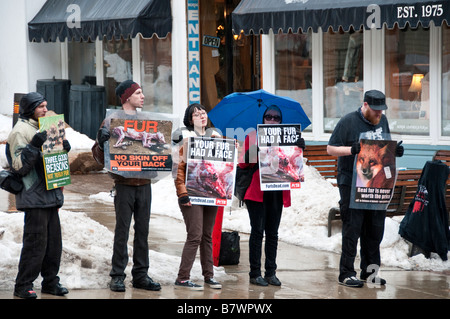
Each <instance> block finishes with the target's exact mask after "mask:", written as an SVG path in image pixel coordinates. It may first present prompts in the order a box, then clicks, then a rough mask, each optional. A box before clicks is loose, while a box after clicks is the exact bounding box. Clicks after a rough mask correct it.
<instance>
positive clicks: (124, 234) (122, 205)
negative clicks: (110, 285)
mask: <svg viewBox="0 0 450 319" xmlns="http://www.w3.org/2000/svg"><path fill="white" fill-rule="evenodd" d="M151 196H152V190H151V184H147V185H142V186H129V185H121V184H116V196H115V197H114V207H115V211H116V227H115V231H114V248H113V256H112V269H111V272H110V276H111V277H122V278H125V268H126V266H127V264H128V237H129V230H130V225H131V218H132V216H133V214H134V241H133V268H132V270H131V274H132V276H133V279H134V280H139V279H141V278H143V277H145V276H147V271H148V267H149V260H148V229H149V222H150V208H151V200H152V198H151Z"/></svg>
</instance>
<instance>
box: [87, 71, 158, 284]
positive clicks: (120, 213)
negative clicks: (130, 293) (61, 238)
mask: <svg viewBox="0 0 450 319" xmlns="http://www.w3.org/2000/svg"><path fill="white" fill-rule="evenodd" d="M116 94H117V96H118V97H119V99H120V101H121V102H122V109H123V110H124V111H125V113H126V114H128V115H129V116H133V115H135V114H136V112H137V110H138V109H141V108H142V107H143V105H144V98H145V97H144V94H143V93H142V89H141V87H140V86H139V84H137V83H136V82H133V81H131V80H126V81H124V82H122V83H120V84H119V86H118V87H117V88H116ZM106 122H107V119H105V120H104V121H103V123H102V124H101V126H100V129H99V131H98V133H97V140H96V142H95V144H94V146H93V147H92V154H93V156H94V158H95V160H96V161H97V162H98V163H99V164H101V165H105V162H104V156H105V155H104V151H103V145H104V143H105V142H106V141H108V140H109V138H110V132H109V129H108V128H107V127H106V126H105V124H106ZM110 176H111V177H112V179H113V180H114V189H115V197H114V208H115V211H116V227H115V231H114V247H113V256H112V269H111V272H110V276H111V282H110V285H109V287H110V289H111V290H112V291H116V292H124V291H125V284H124V280H125V268H126V266H127V264H128V235H129V230H130V224H131V218H132V216H133V215H134V222H135V223H134V230H135V234H134V247H133V248H134V249H133V268H132V270H131V274H132V276H133V287H134V288H140V289H146V290H153V291H157V290H160V289H161V286H160V284H159V283H157V282H154V281H153V280H152V278H150V277H149V276H148V274H147V272H148V268H149V254H148V232H149V222H150V206H151V200H152V189H151V180H150V179H145V178H126V177H123V176H120V175H118V174H113V173H110Z"/></svg>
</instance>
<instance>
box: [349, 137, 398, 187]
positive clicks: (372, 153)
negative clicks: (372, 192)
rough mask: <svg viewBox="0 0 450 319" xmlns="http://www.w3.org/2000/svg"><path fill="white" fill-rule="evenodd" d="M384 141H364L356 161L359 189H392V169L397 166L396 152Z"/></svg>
mask: <svg viewBox="0 0 450 319" xmlns="http://www.w3.org/2000/svg"><path fill="white" fill-rule="evenodd" d="M389 146H390V144H385V145H384V143H383V141H373V140H362V141H361V151H360V152H359V154H358V157H357V160H356V172H357V182H356V186H358V187H373V188H392V187H393V185H394V182H395V180H394V178H393V175H394V173H395V172H391V167H393V166H394V165H395V153H394V152H395V150H394V151H393V150H392V149H391V148H390V147H389Z"/></svg>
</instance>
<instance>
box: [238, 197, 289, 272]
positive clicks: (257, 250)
mask: <svg viewBox="0 0 450 319" xmlns="http://www.w3.org/2000/svg"><path fill="white" fill-rule="evenodd" d="M245 204H246V205H247V210H248V214H249V217H250V226H251V233H250V239H249V260H250V273H249V275H250V278H256V277H258V276H261V255H262V242H263V237H264V233H265V235H266V241H265V246H264V253H265V256H266V260H265V264H264V268H265V270H266V273H265V275H266V276H268V277H270V276H273V275H275V271H276V269H277V264H276V258H277V248H278V227H279V226H280V220H281V212H282V210H283V193H282V192H280V191H274V192H273V191H267V192H264V199H263V202H262V203H261V202H255V201H251V200H246V201H245Z"/></svg>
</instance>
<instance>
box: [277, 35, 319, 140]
mask: <svg viewBox="0 0 450 319" xmlns="http://www.w3.org/2000/svg"><path fill="white" fill-rule="evenodd" d="M275 87H276V92H275V93H276V94H277V95H281V96H288V97H290V98H292V99H294V100H296V101H297V102H299V103H300V104H301V106H302V108H303V110H304V111H305V113H306V114H307V115H308V117H309V119H310V120H311V122H312V62H311V32H308V33H305V34H298V33H296V34H293V33H288V34H278V35H275ZM306 131H311V126H309V127H308V128H307V129H306Z"/></svg>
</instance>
